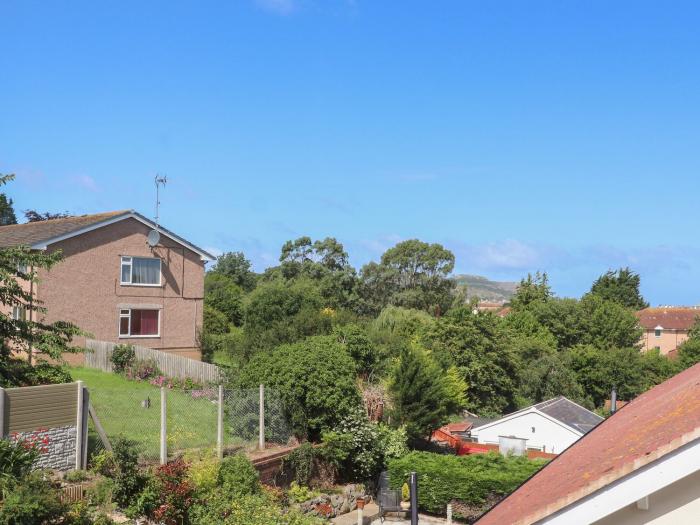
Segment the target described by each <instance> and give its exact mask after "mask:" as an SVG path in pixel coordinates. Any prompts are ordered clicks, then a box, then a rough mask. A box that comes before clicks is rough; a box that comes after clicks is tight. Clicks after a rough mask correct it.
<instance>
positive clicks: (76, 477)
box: [63, 470, 89, 483]
mask: <svg viewBox="0 0 700 525" xmlns="http://www.w3.org/2000/svg"><path fill="white" fill-rule="evenodd" d="M88 477H89V476H88V473H87V472H85V471H84V470H71V471H70V472H67V473H66V475H65V476H63V479H64V480H65V481H67V482H68V483H80V482H81V481H85V480H86V479H88Z"/></svg>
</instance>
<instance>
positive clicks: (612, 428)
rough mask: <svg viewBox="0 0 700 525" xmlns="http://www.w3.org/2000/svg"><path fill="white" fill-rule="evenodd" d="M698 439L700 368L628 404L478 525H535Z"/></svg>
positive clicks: (695, 368)
mask: <svg viewBox="0 0 700 525" xmlns="http://www.w3.org/2000/svg"><path fill="white" fill-rule="evenodd" d="M698 438H700V364H697V365H695V366H693V367H691V368H688V369H687V370H685V371H683V372H681V373H680V374H678V375H676V376H674V377H672V378H671V379H669V380H667V381H665V382H664V383H661V384H660V385H657V386H655V387H654V388H652V389H651V390H649V391H647V392H645V393H644V394H642V395H640V396H639V397H637V398H636V399H634V400H632V401H631V402H629V403H628V404H627V405H626V406H625V407H624V408H622V409H620V410H618V411H617V412H616V413H615V414H614V415H612V416H610V417H609V418H608V419H606V420H605V421H603V422H602V423H601V424H599V425H598V426H597V427H596V428H594V429H593V430H592V431H590V432H589V433H588V434H586V435H585V436H584V437H583V438H581V439H580V440H579V441H577V442H576V443H574V444H573V445H572V446H571V447H569V448H568V449H566V450H565V451H564V452H563V453H562V454H560V455H559V457H558V458H556V459H555V460H553V461H551V462H550V463H549V464H548V465H547V466H545V467H544V468H543V469H542V470H540V471H539V472H538V473H537V474H535V475H534V476H533V477H531V478H530V479H529V480H528V481H526V482H525V483H524V484H523V485H521V486H520V487H519V488H518V489H516V490H515V491H514V492H513V493H512V494H510V496H508V497H506V498H505V499H503V500H502V501H501V502H500V503H498V504H497V505H496V506H495V507H493V508H492V509H491V510H490V511H489V512H487V513H486V514H484V516H482V517H481V519H480V520H478V523H479V525H491V524H494V525H495V524H502V523H508V524H513V525H519V524H526V523H528V524H529V523H534V522H537V521H540V520H542V519H544V518H546V517H548V516H551V515H552V514H554V513H556V512H558V511H560V510H561V509H563V508H565V507H568V506H569V505H571V504H573V503H575V502H577V501H580V500H582V499H583V498H585V497H587V496H589V495H591V494H593V493H594V492H597V491H599V490H600V489H603V488H605V487H608V486H610V485H611V484H613V483H614V482H616V481H617V480H620V479H622V478H623V477H625V476H627V475H628V474H631V473H633V472H635V471H637V470H639V469H642V468H643V467H646V466H647V465H649V464H651V463H652V462H654V461H656V460H660V459H661V458H663V457H664V456H666V455H668V454H670V453H672V452H674V451H675V450H677V449H679V448H680V447H682V446H684V445H685V444H687V443H689V442H691V441H693V440H696V439H698Z"/></svg>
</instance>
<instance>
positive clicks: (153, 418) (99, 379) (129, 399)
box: [71, 367, 234, 459]
mask: <svg viewBox="0 0 700 525" xmlns="http://www.w3.org/2000/svg"><path fill="white" fill-rule="evenodd" d="M71 375H72V376H73V379H74V380H76V381H77V380H81V381H83V382H84V383H85V385H86V386H87V387H88V389H89V391H90V402H91V403H92V406H93V407H94V409H95V411H96V412H97V417H98V418H99V420H100V423H101V424H102V426H103V427H104V429H105V432H106V434H107V436H108V437H109V438H110V440H114V439H116V438H117V437H118V436H123V437H125V438H128V439H131V440H134V441H136V442H137V443H138V444H139V447H140V450H141V455H142V457H144V458H147V459H155V458H158V457H159V450H160V388H158V387H155V386H153V385H150V384H149V383H148V382H146V381H130V380H128V379H126V378H124V377H122V376H120V375H118V374H112V373H108V372H102V371H100V370H95V369H91V368H82V367H76V368H71ZM146 399H150V408H144V407H143V406H142V402H143V401H144V400H146ZM167 409H168V418H167V426H168V452H169V454H172V453H173V452H177V451H180V450H186V449H193V448H211V447H214V446H216V420H217V405H216V403H214V402H212V401H211V400H210V399H207V398H193V397H192V395H191V394H190V393H189V392H185V391H180V390H175V389H173V390H167ZM233 439H234V438H232V437H231V436H230V432H226V443H227V444H231V442H232V440H233ZM92 442H97V438H96V436H95V435H94V434H93V435H92V436H91V443H92Z"/></svg>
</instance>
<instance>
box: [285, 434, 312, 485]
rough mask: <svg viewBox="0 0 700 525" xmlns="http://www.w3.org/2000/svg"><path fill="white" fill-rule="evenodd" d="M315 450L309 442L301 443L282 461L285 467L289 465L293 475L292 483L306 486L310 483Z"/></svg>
mask: <svg viewBox="0 0 700 525" xmlns="http://www.w3.org/2000/svg"><path fill="white" fill-rule="evenodd" d="M314 459H316V450H315V449H314V447H313V446H312V445H311V443H309V442H305V443H302V444H301V445H299V446H298V447H297V448H296V449H295V450H293V451H292V452H290V453H289V455H288V456H287V458H286V459H285V460H284V463H285V467H286V466H287V465H289V466H290V467H291V469H292V472H293V473H294V481H295V482H296V483H297V484H298V485H302V486H304V485H308V484H309V483H310V482H311V475H312V473H313V467H314Z"/></svg>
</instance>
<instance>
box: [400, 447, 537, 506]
mask: <svg viewBox="0 0 700 525" xmlns="http://www.w3.org/2000/svg"><path fill="white" fill-rule="evenodd" d="M545 463H546V461H545V460H541V459H535V460H530V459H527V458H525V457H516V456H509V457H504V456H502V455H500V454H497V453H493V452H491V453H488V454H476V455H470V456H454V455H444V454H435V453H432V452H411V453H410V454H408V455H406V456H404V457H402V458H399V459H394V460H391V461H390V462H389V467H388V471H389V482H390V484H391V487H392V488H401V485H403V483H405V482H406V481H407V480H408V478H409V476H410V473H411V472H416V473H417V474H418V508H419V509H420V510H424V511H427V512H432V513H435V514H444V513H445V510H446V507H447V504H448V503H450V502H451V501H458V502H462V503H465V504H469V505H479V504H482V503H484V502H485V501H486V499H487V497H488V496H490V495H499V496H500V495H504V494H508V493H510V492H512V491H513V490H515V488H517V487H518V485H520V484H521V483H522V482H523V481H525V480H526V479H527V478H528V477H530V476H531V475H532V474H534V473H535V472H537V470H539V469H540V468H541V467H542V466H543V465H544V464H545Z"/></svg>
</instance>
